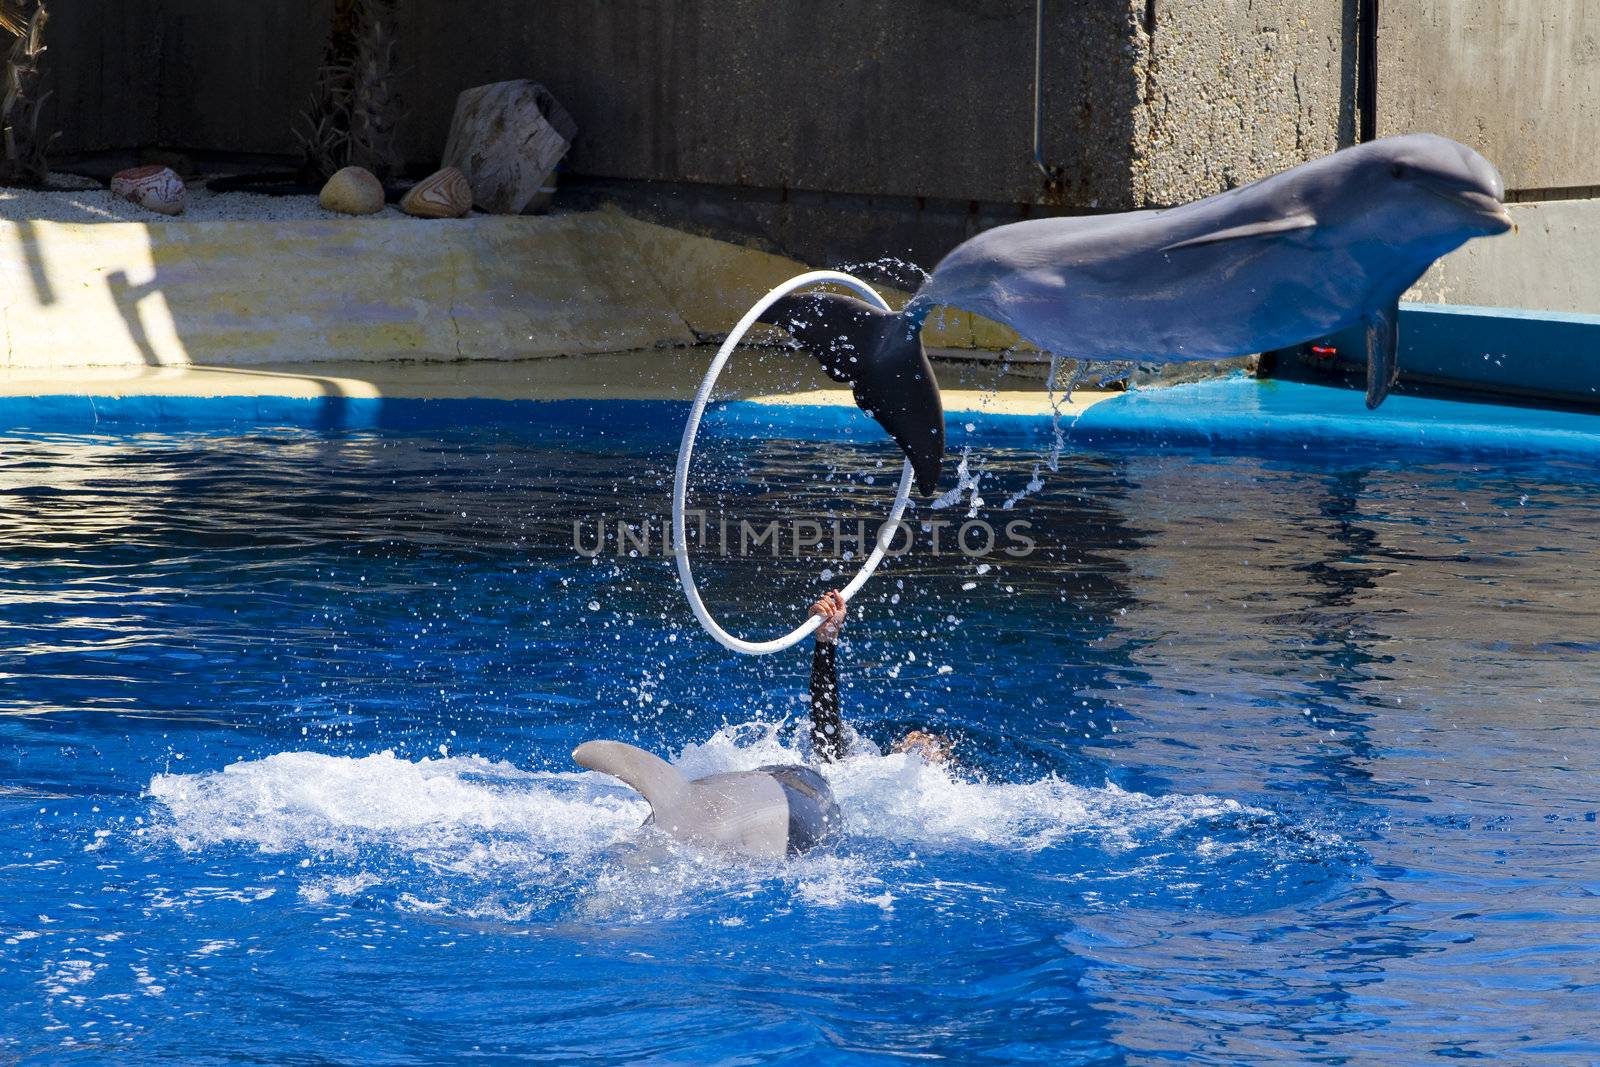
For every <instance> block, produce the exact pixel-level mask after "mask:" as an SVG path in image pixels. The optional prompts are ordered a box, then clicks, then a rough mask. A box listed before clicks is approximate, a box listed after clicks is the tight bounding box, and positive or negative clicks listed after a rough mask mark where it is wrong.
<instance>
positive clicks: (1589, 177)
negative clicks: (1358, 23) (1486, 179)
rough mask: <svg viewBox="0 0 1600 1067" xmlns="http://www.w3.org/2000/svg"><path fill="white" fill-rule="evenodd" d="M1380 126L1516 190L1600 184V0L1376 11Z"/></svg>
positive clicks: (1416, 0) (1449, 0)
mask: <svg viewBox="0 0 1600 1067" xmlns="http://www.w3.org/2000/svg"><path fill="white" fill-rule="evenodd" d="M1379 20H1380V21H1379V31H1378V48H1379V58H1378V79H1377V86H1378V131H1379V132H1380V133H1383V134H1388V133H1406V132H1410V131H1412V130H1430V131H1432V132H1434V133H1442V134H1444V135H1445V136H1447V137H1453V138H1455V139H1456V140H1459V141H1463V142H1465V143H1467V144H1470V145H1472V146H1473V147H1474V148H1476V149H1478V150H1479V151H1480V152H1482V153H1483V154H1484V155H1485V156H1487V157H1488V158H1489V159H1491V160H1493V161H1494V162H1495V164H1497V165H1498V166H1499V167H1500V169H1501V172H1502V173H1503V174H1504V175H1505V179H1506V187H1507V188H1508V189H1512V190H1560V189H1583V190H1590V189H1593V188H1594V187H1596V186H1600V150H1597V146H1600V0H1408V2H1407V3H1403V4H1400V3H1385V4H1382V5H1380V7H1379Z"/></svg>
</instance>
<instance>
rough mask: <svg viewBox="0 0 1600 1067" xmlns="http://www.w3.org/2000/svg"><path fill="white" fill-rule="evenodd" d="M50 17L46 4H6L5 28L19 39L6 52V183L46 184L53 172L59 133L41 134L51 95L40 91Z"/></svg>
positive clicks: (2, 161) (0, 22)
mask: <svg viewBox="0 0 1600 1067" xmlns="http://www.w3.org/2000/svg"><path fill="white" fill-rule="evenodd" d="M49 17H50V13H49V12H48V11H46V10H45V6H44V3H43V0H33V2H31V3H30V2H29V0H0V30H4V31H5V32H6V33H9V34H11V35H12V36H13V37H15V38H16V40H14V41H13V42H12V44H11V48H10V50H9V51H8V52H7V53H6V66H5V96H4V98H3V99H0V153H3V154H0V181H4V182H10V183H16V184H24V185H43V184H44V181H45V179H46V178H47V177H49V174H50V163H49V160H48V158H47V153H48V152H49V149H50V145H51V143H52V142H53V141H54V140H55V139H56V137H57V136H58V134H57V133H55V132H54V131H52V132H50V133H41V132H40V130H39V120H40V117H41V115H42V113H43V110H44V102H45V100H47V99H48V98H49V96H50V94H49V93H39V92H37V87H38V80H39V56H40V55H42V54H43V53H44V24H45V22H46V21H47V20H48V19H49Z"/></svg>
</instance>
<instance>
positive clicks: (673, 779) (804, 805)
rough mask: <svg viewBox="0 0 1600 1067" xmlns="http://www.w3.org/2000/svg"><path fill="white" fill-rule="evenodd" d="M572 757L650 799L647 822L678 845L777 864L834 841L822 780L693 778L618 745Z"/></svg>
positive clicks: (587, 748)
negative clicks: (668, 835) (716, 850)
mask: <svg viewBox="0 0 1600 1067" xmlns="http://www.w3.org/2000/svg"><path fill="white" fill-rule="evenodd" d="M572 758H573V760H574V761H575V762H576V763H577V764H578V765H579V766H582V767H587V768H589V769H590V770H592V771H602V772H604V773H606V774H609V775H611V776H612V777H615V778H620V779H622V780H623V781H624V782H626V783H627V784H628V785H629V786H631V787H633V789H634V791H635V792H637V793H639V794H640V795H641V796H643V797H644V798H645V799H646V800H648V801H649V802H650V821H651V822H653V823H655V825H656V826H658V827H660V828H661V829H662V830H664V831H666V832H667V833H668V834H670V835H671V836H673V837H675V838H677V839H678V840H680V841H687V842H689V843H691V844H696V845H702V846H709V847H711V848H716V849H721V850H723V851H728V852H736V853H740V854H742V855H746V856H758V857H762V858H766V859H783V858H784V857H786V856H794V855H798V854H800V853H802V852H805V851H806V850H808V849H810V848H813V847H815V846H817V845H820V844H823V843H825V842H827V841H831V840H833V839H834V838H835V837H837V836H838V834H839V832H840V830H841V829H842V827H843V821H842V819H841V818H840V815H839V805H838V804H837V803H836V802H835V801H834V799H833V791H832V790H830V789H829V788H828V782H827V780H826V779H825V778H823V777H822V775H820V774H818V773H817V772H816V771H814V770H812V769H811V768H809V767H801V766H798V765H787V764H785V765H781V766H771V767H761V768H758V769H756V770H753V771H734V772H731V773H728V774H713V775H711V776H709V777H706V778H696V779H694V780H693V781H690V780H689V779H687V778H685V777H684V776H683V774H682V773H681V772H680V771H679V770H678V769H677V768H676V767H674V766H672V764H670V763H668V762H667V761H666V760H664V759H661V758H660V757H659V756H655V755H652V754H651V753H649V752H646V751H645V750H644V749H642V748H635V747H634V746H633V745H629V744H625V743H623V742H621V741H586V742H584V743H583V744H581V745H579V746H578V747H577V748H575V749H573V751H572Z"/></svg>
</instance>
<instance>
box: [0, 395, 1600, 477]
mask: <svg viewBox="0 0 1600 1067" xmlns="http://www.w3.org/2000/svg"><path fill="white" fill-rule="evenodd" d="M688 410H689V405H688V404H687V402H680V401H666V400H487V399H414V398H351V397H337V396H324V397H313V398H302V397H275V396H225V397H187V396H123V397H106V396H65V395H62V396H27V397H5V398H0V429H3V430H7V431H12V432H26V433H75V434H84V433H89V434H94V433H104V434H131V433H140V432H148V431H159V432H168V431H180V432H219V433H239V432H249V431H252V430H258V429H262V428H271V427H285V428H296V429H307V430H323V431H351V430H387V431H408V430H414V431H419V432H422V431H426V432H437V431H441V430H450V429H452V428H461V427H475V428H477V427H498V428H502V429H505V430H508V431H514V432H519V433H528V434H535V435H545V434H549V435H558V436H565V435H574V436H575V435H582V436H583V437H584V438H585V439H587V440H589V441H591V442H597V441H598V442H603V441H604V439H605V437H606V435H607V433H608V432H615V433H617V434H618V435H619V436H621V435H624V434H625V435H626V436H627V437H628V439H629V440H630V441H632V442H634V443H638V442H639V441H640V440H641V437H640V431H641V429H644V430H645V431H646V435H647V436H646V438H645V439H646V440H648V441H652V442H657V443H660V444H662V445H664V446H672V445H675V444H676V442H677V439H678V435H679V433H680V432H681V427H682V425H683V420H684V418H685V417H686V416H687V414H688ZM946 422H947V425H948V429H949V443H950V447H951V450H952V452H959V450H960V448H961V447H962V446H963V445H967V444H971V445H974V446H979V447H981V446H985V445H990V446H1016V447H1027V448H1041V447H1049V445H1050V444H1051V443H1052V442H1053V441H1054V439H1055V435H1056V433H1057V432H1058V431H1059V433H1060V434H1061V436H1062V438H1063V440H1064V442H1065V444H1066V446H1067V447H1068V448H1069V449H1070V448H1114V447H1116V446H1118V445H1119V444H1128V445H1137V446H1140V447H1145V446H1149V445H1158V446H1165V447H1195V446H1198V447H1212V448H1228V449H1248V450H1250V451H1260V450H1280V449H1289V450H1295V451H1302V452H1303V451H1321V452H1333V451H1349V450H1357V451H1360V450H1371V451H1373V452H1374V453H1378V452H1384V453H1387V452H1389V451H1391V450H1395V449H1411V450H1414V451H1418V452H1441V453H1452V454H1461V455H1470V456H1490V457H1492V456H1524V457H1535V458H1540V457H1566V458H1574V459H1582V460H1593V459H1595V458H1596V457H1600V414H1591V413H1588V412H1582V411H1558V410H1545V409H1538V408H1531V407H1516V406H1508V405H1499V404H1486V403H1470V402H1464V401H1460V400H1439V399H1429V398H1422V397H1413V396H1399V395H1397V396H1391V397H1390V398H1389V400H1388V401H1386V402H1385V403H1384V404H1383V406H1382V407H1380V408H1379V409H1378V410H1376V411H1368V410H1367V409H1366V407H1365V403H1364V401H1363V398H1362V395H1361V394H1360V393H1359V392H1356V391H1353V390H1348V389H1341V388H1334V387H1330V386H1322V385H1314V384H1306V383H1300V382H1289V381H1274V380H1258V379H1254V378H1248V377H1244V376H1242V375H1241V376H1238V377H1234V378H1228V379H1221V380H1215V381H1207V382H1199V383H1194V384H1189V385H1179V386H1170V387H1165V388H1157V389H1144V390H1137V391H1134V392H1129V393H1124V394H1120V395H1118V396H1116V397H1113V398H1111V399H1109V400H1105V401H1102V402H1100V403H1097V404H1094V405H1093V406H1091V407H1090V408H1089V409H1088V410H1087V411H1085V412H1083V413H1082V414H1080V415H1076V416H1074V415H1070V414H1063V415H1061V416H1060V417H1059V419H1056V420H1052V419H1051V418H1050V417H1049V416H1041V415H1033V414H1026V415H1019V414H996V413H990V412H982V411H975V410H960V409H955V410H951V411H948V412H947V416H946ZM702 432H703V433H707V434H712V435H715V434H728V435H735V436H769V437H787V438H797V439H804V440H830V441H863V442H871V441H880V440H882V439H883V438H882V431H880V430H879V429H878V428H877V426H876V424H874V423H872V422H871V421H870V420H869V419H867V418H866V416H864V415H863V414H862V413H861V412H859V411H857V410H856V409H855V408H853V407H845V406H838V405H827V406H808V405H788V404H785V405H773V404H762V403H755V402H750V401H732V402H727V403H723V404H719V405H714V406H713V407H712V408H711V409H710V410H709V411H708V413H707V417H706V420H705V423H704V428H703V430H702Z"/></svg>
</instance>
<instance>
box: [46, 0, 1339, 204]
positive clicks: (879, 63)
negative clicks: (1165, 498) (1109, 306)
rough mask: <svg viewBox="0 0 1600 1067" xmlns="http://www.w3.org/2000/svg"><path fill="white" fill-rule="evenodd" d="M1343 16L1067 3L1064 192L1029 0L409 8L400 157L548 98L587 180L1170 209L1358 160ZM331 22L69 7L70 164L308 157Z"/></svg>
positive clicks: (1192, 1)
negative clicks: (1336, 156)
mask: <svg viewBox="0 0 1600 1067" xmlns="http://www.w3.org/2000/svg"><path fill="white" fill-rule="evenodd" d="M1347 6H1349V0H1318V2H1316V3H1313V4H1307V3H1304V2H1303V0H1252V2H1250V3H1244V4H1237V3H1229V4H1225V5H1219V4H1217V3H1215V2H1213V0H1149V2H1147V0H1051V2H1050V3H1049V4H1048V5H1047V7H1046V25H1045V33H1044V48H1045V61H1044V71H1045V74H1044V79H1043V81H1044V114H1045V129H1046V137H1045V150H1046V155H1047V157H1048V159H1049V160H1050V161H1051V162H1052V163H1053V164H1057V165H1059V166H1060V168H1061V173H1062V179H1063V180H1062V182H1061V184H1060V186H1059V187H1057V188H1047V186H1046V183H1045V182H1044V181H1043V180H1042V178H1041V176H1040V175H1039V174H1038V173H1037V172H1036V170H1035V168H1034V166H1033V163H1032V159H1031V134H1032V129H1031V127H1032V107H1031V104H1032V85H1033V47H1034V5H1033V3H1032V2H1031V0H810V2H808V3H805V4H772V3H770V2H768V0H677V2H675V3H671V4H661V3H658V2H655V0H608V2H606V3H595V2H593V0H548V2H545V3H540V4H529V3H517V2H513V0H453V2H452V3H449V4H442V3H407V4H402V5H400V11H401V23H400V27H399V39H400V45H401V57H400V58H401V66H402V68H403V70H404V74H403V77H402V78H401V79H400V85H399V90H400V92H401V94H402V96H403V98H404V100H405V103H406V105H407V107H408V109H409V111H410V118H409V120H408V122H407V123H406V125H405V128H404V130H403V138H402V142H403V147H404V148H405V150H406V153H407V155H408V156H409V158H410V159H411V160H412V161H413V162H415V163H416V164H418V165H421V166H426V165H428V164H430V163H432V162H434V161H436V160H437V158H438V154H439V151H440V149H441V148H442V146H443V144H444V140H445V135H446V132H447V129H448V124H449V118H450V113H451V109H452V107H453V105H454V100H455V95H456V93H457V92H459V91H460V90H461V89H462V88H465V87H467V86H470V85H475V84H480V83H482V82H487V81H494V80H499V79H504V78H512V77H534V78H538V79H540V80H542V81H544V82H546V83H547V84H549V85H550V87H551V88H552V89H553V90H554V91H555V93H556V94H557V96H558V97H560V98H561V99H562V100H563V102H565V103H566V105H567V106H568V107H569V109H570V110H571V111H572V112H573V113H574V115H575V116H576V117H577V119H578V122H579V124H580V126H581V127H582V133H581V136H580V138H579V141H578V144H577V145H576V147H575V149H574V152H573V154H572V157H571V159H570V169H571V170H572V171H573V172H576V173H581V174H586V175H593V176H597V177H602V178H617V179H628V180H649V181H671V182H685V183H696V184H704V185H710V186H732V187H746V188H770V189H785V190H796V191H811V192H837V193H854V194H868V195H874V196H895V197H906V198H928V199H947V200H953V201H974V200H975V201H980V202H985V203H1003V204H1034V205H1042V206H1055V207H1069V208H1081V209H1094V208H1127V207H1133V206H1138V205H1141V204H1145V203H1171V202H1177V201H1181V200H1185V199H1190V198H1192V197H1194V196H1198V195H1204V194H1205V193H1209V192H1214V191H1216V190H1217V189H1220V188H1225V187H1226V186H1227V185H1228V184H1230V183H1237V182H1239V181H1245V180H1249V179H1250V178H1252V177H1255V176H1257V175H1258V174H1261V173H1265V172H1266V171H1268V170H1272V169H1276V168H1278V167H1281V166H1284V165H1288V164H1290V163H1293V162H1298V161H1299V160H1301V159H1305V158H1309V157H1310V156H1313V155H1317V154H1320V153H1322V152H1325V151H1327V150H1329V149H1331V148H1333V147H1336V146H1337V145H1338V144H1339V143H1341V142H1347V141H1348V140H1350V131H1351V121H1350V118H1349V98H1350V94H1349V92H1348V91H1347V90H1348V88H1349V84H1348V83H1349V81H1350V77H1351V70H1350V69H1349V61H1348V57H1347V55H1346V51H1347V49H1346V48H1345V43H1346V42H1345V41H1344V37H1345V36H1346V35H1345V34H1344V29H1345V23H1346V22H1347V21H1348V20H1347V18H1346V15H1345V9H1346V8H1347ZM330 7H331V0H260V2H258V3H251V4H244V5H239V4H218V3H216V2H215V0H119V2H118V3H116V4H110V5H102V4H68V3H64V4H58V5H57V6H56V9H55V10H56V14H55V17H54V19H53V20H52V22H51V25H50V53H49V57H48V58H49V64H50V70H51V82H52V86H53V88H54V89H55V91H56V99H55V104H54V106H55V109H56V110H55V119H56V121H57V122H59V123H60V124H61V125H62V127H63V128H64V130H65V133H66V137H65V139H64V140H63V142H62V149H63V150H64V151H67V152H74V151H92V150H102V149H110V148H132V147H140V146H149V145H160V146H164V147H172V148H179V149H211V150H221V151H229V152H242V153H264V154H274V153H290V152H293V151H294V150H295V144H294V141H293V139H292V137H291V135H290V129H291V127H292V124H293V121H294V118H295V115H296V114H297V112H298V111H299V110H300V108H302V107H303V106H304V103H305V99H306V97H307V94H308V92H309V90H310V86H311V82H312V78H313V74H314V71H315V69H316V65H317V62H318V60H319V57H320V52H321V47H322V41H323V37H324V34H325V29H326V24H327V19H328V13H329V9H330ZM1308 11H1310V12H1311V13H1309V14H1308V13H1307V12H1308ZM1200 149H1204V151H1203V152H1202V151H1199V150H1200Z"/></svg>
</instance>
